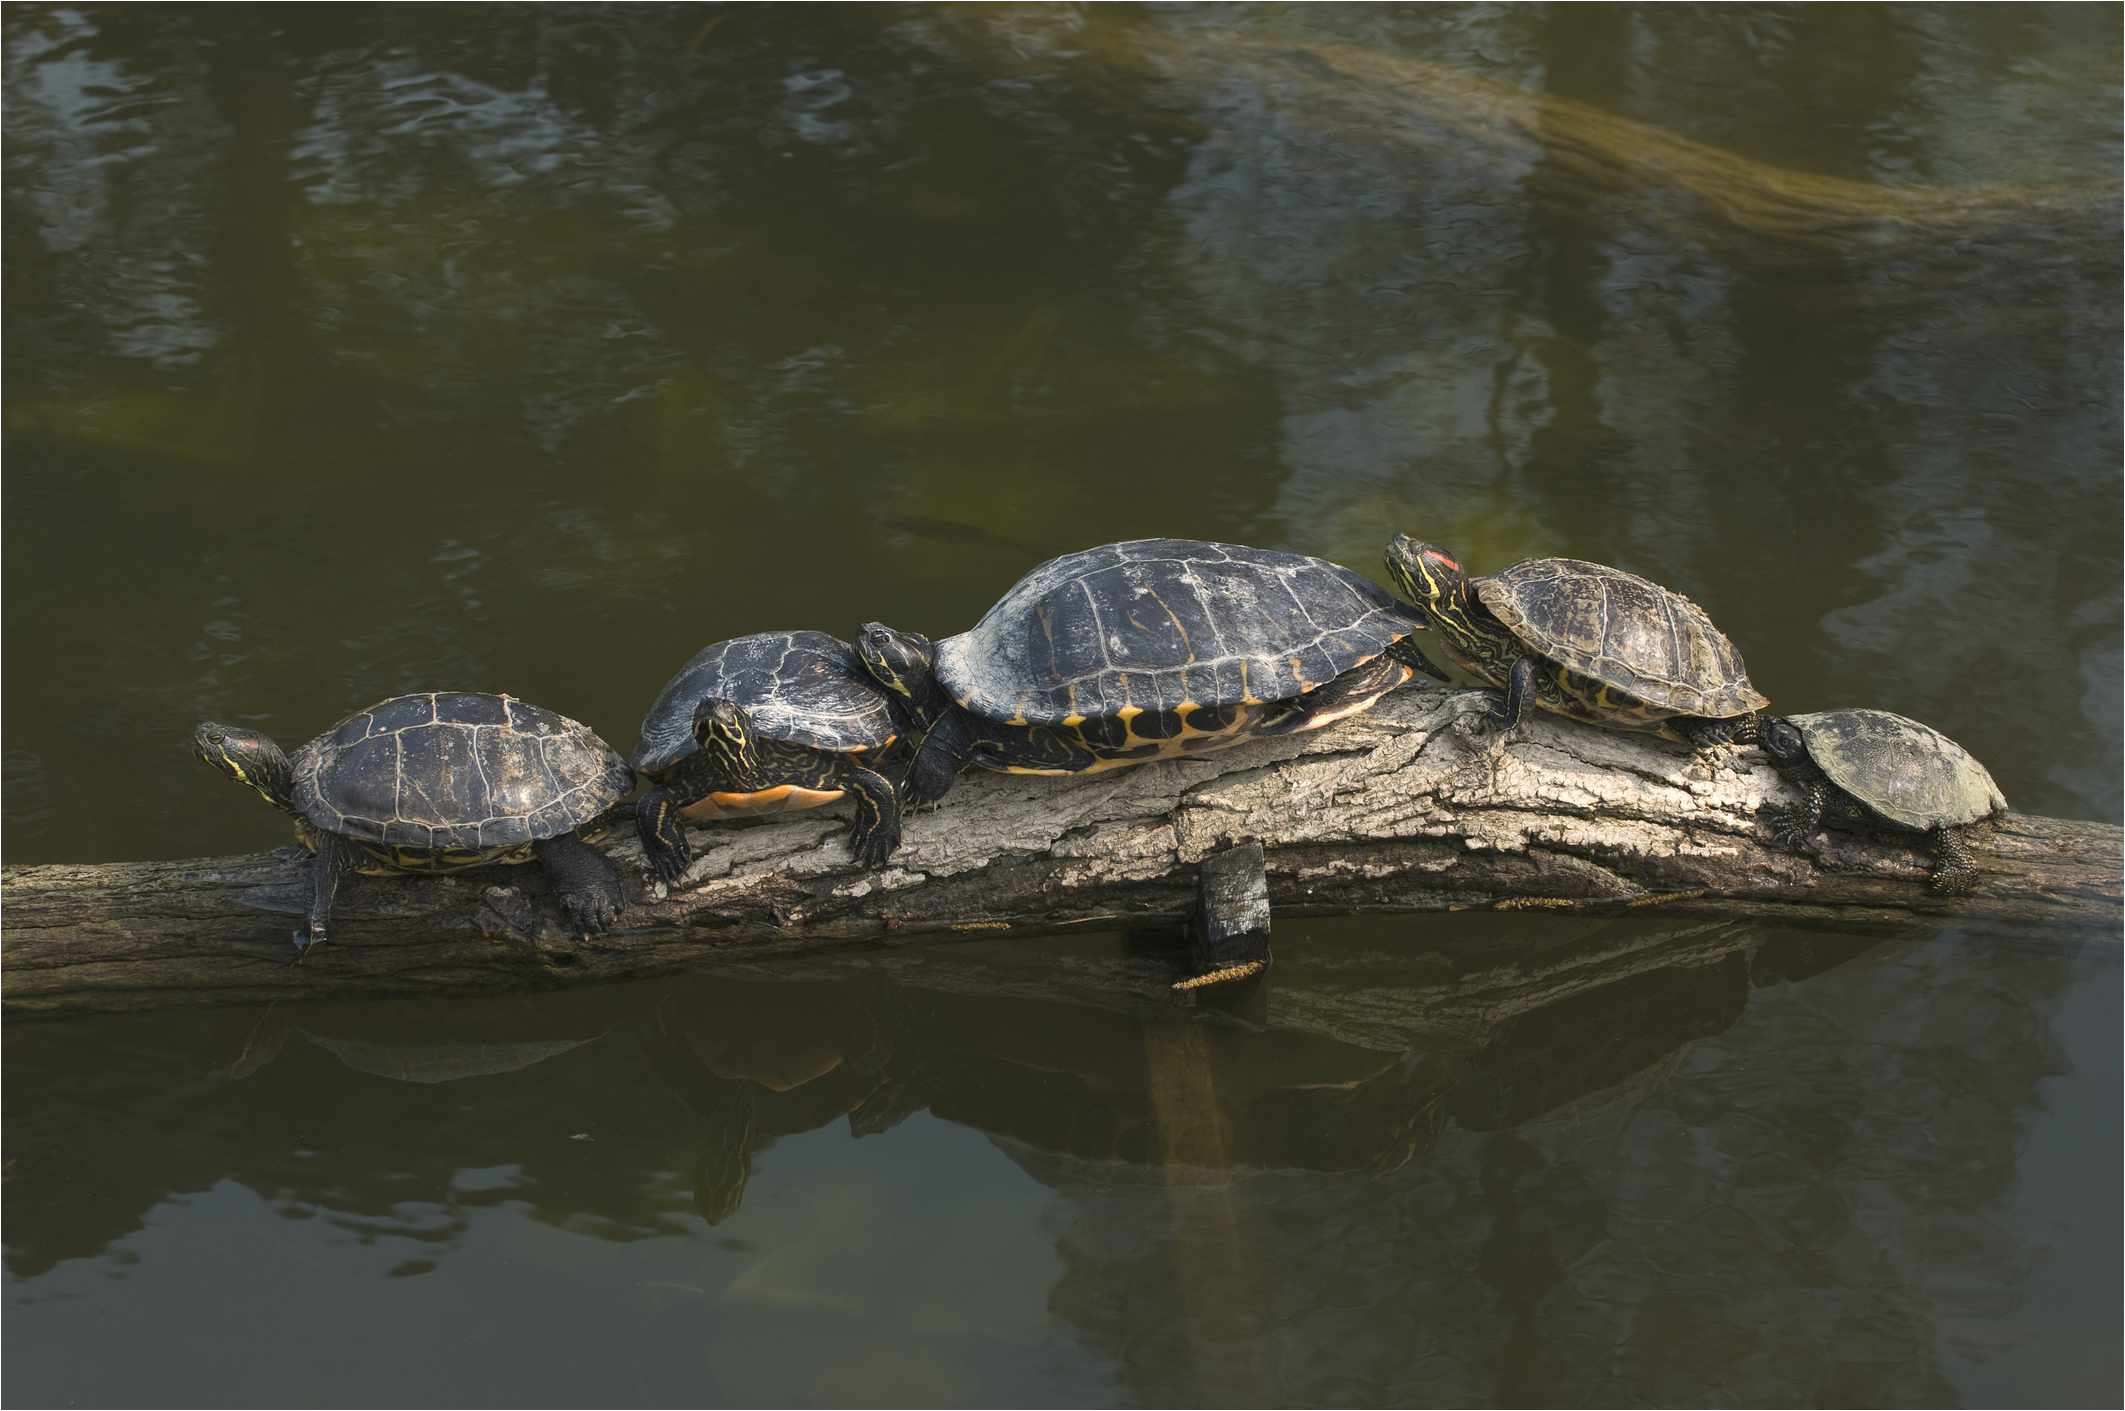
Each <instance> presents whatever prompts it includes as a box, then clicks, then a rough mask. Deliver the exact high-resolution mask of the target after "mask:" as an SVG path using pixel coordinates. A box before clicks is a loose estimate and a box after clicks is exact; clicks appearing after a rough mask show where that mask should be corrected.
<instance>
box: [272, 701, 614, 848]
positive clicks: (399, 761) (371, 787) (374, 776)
mask: <svg viewBox="0 0 2125 1411" xmlns="http://www.w3.org/2000/svg"><path fill="white" fill-rule="evenodd" d="M633 786H634V772H633V771H632V770H630V769H629V768H628V767H627V761H626V760H623V759H621V758H620V756H619V755H618V753H616V752H615V751H614V750H613V749H612V747H611V746H609V745H607V744H606V743H605V742H604V741H603V740H601V739H599V738H598V737H597V736H596V735H595V734H593V733H592V732H591V731H590V729H589V728H588V727H587V726H583V725H579V724H577V723H576V722H575V721H573V720H570V719H568V718H567V717H566V716H562V715H555V714H554V713H553V712H552V711H548V710H540V709H539V708H538V707H537V706H533V705H526V704H525V703H524V702H522V701H519V700H515V699H512V698H511V697H509V696H489V695H482V694H479V693H477V692H472V691H432V692H428V693H425V694H421V695H412V696H396V697H393V698H392V699H391V700H388V701H384V702H382V703H380V704H378V705H373V706H371V707H369V708H368V709H367V710H362V711H356V712H355V713H354V714H353V715H350V716H348V717H347V718H346V719H345V720H343V721H341V722H340V723H339V724H338V725H336V726H334V727H333V728H332V729H331V730H329V731H327V732H326V733H325V734H323V735H320V736H318V738H316V739H314V740H312V741H311V742H310V743H309V744H307V745H304V746H303V747H302V749H301V750H300V751H298V752H297V754H296V756H295V806H296V807H297V808H298V809H300V810H302V814H303V816H304V817H305V818H307V819H309V821H310V822H311V823H313V824H315V825H316V826H317V827H319V828H321V829H323V830H324V831H326V832H329V833H338V834H340V835H342V836H345V837H349V838H353V839H355V840H357V841H359V842H367V843H383V844H386V845H389V846H391V847H396V848H414V849H423V848H425V849H435V850H442V849H449V850H452V851H458V850H463V851H468V852H488V851H494V850H499V849H506V848H512V847H517V846H521V845H522V844H525V843H530V842H536V841H538V840H540V839H543V838H555V837H559V836H560V835H561V834H563V833H568V832H572V831H573V830H575V829H576V828H579V827H581V826H582V825H583V824H585V823H587V822H589V821H590V820H591V819H592V818H594V817H596V816H597V815H598V814H599V813H601V812H603V811H604V810H605V809H606V808H607V807H609V806H610V805H612V804H614V803H617V802H618V801H619V800H620V798H621V796H622V795H624V794H625V793H626V792H627V791H628V790H629V789H630V788H632V787H633Z"/></svg>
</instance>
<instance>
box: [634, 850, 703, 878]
mask: <svg viewBox="0 0 2125 1411" xmlns="http://www.w3.org/2000/svg"><path fill="white" fill-rule="evenodd" d="M644 860H645V861H646V862H648V863H649V870H650V873H651V875H653V876H654V877H655V878H656V879H657V880H658V881H659V882H662V883H663V884H664V885H665V886H666V887H677V886H678V885H679V884H680V883H681V882H684V881H685V880H686V872H687V869H688V868H690V867H692V866H693V865H694V859H693V852H692V850H691V849H687V850H684V851H681V850H679V849H676V848H674V849H672V850H670V851H668V852H667V851H655V850H653V851H651V852H649V853H648V854H647V856H646V857H645V859H644Z"/></svg>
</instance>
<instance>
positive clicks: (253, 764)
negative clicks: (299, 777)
mask: <svg viewBox="0 0 2125 1411" xmlns="http://www.w3.org/2000/svg"><path fill="white" fill-rule="evenodd" d="M192 753H194V754H196V755H198V756H199V757H200V758H201V759H202V760H204V761H206V763H207V764H208V765H210V766H212V767H213V768H214V769H216V770H218V771H219V772H220V773H221V774H223V775H224V776H226V777H228V778H230V779H234V780H235V781H236V782H237V783H239V784H242V785H244V786H245V787H246V788H252V789H256V790H258V796H259V797H260V798H262V799H264V800H265V801H266V802H267V803H269V804H271V805H273V807H275V808H277V809H279V810H280V811H281V812H283V813H294V812H295V811H296V808H295V767H294V766H293V765H291V764H289V763H288V756H287V755H286V754H284V753H283V752H282V751H281V748H280V746H279V745H276V744H274V743H273V742H272V740H270V739H268V738H267V737H266V736H265V735H263V734H261V733H260V732H258V731H256V730H246V729H244V728H243V727H242V726H241V725H223V724H222V723H221V722H220V721H218V720H203V721H201V722H200V724H199V728H198V729H196V730H194V731H193V732H192Z"/></svg>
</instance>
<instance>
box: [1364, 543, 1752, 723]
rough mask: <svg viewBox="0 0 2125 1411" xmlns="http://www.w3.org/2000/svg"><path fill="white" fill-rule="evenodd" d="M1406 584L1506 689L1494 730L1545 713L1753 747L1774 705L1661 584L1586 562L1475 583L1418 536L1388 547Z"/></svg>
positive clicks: (1476, 666)
mask: <svg viewBox="0 0 2125 1411" xmlns="http://www.w3.org/2000/svg"><path fill="white" fill-rule="evenodd" d="M1387 572H1388V574H1389V575H1390V576H1391V577H1392V578H1393V579H1394V582H1395V586H1396V587H1398V588H1400V589H1401V590H1402V593H1403V595H1404V596H1406V597H1407V598H1408V599H1409V600H1410V601H1411V602H1414V603H1415V604H1417V606H1418V607H1419V608H1421V609H1422V610H1423V612H1424V615H1425V616H1426V617H1427V618H1429V619H1430V620H1431V622H1432V624H1433V625H1434V626H1436V627H1437V628H1438V629H1439V634H1440V636H1442V637H1443V638H1444V639H1445V642H1446V650H1447V652H1448V654H1449V655H1450V656H1452V657H1453V659H1454V661H1455V663H1456V664H1457V665H1459V666H1460V667H1461V669H1462V670H1464V671H1466V672H1468V673H1469V674H1470V675H1471V676H1475V677H1478V678H1480V679H1481V680H1483V681H1485V682H1488V683H1489V684H1490V685H1493V686H1498V687H1502V688H1503V690H1504V695H1503V697H1502V698H1501V699H1500V700H1499V701H1498V702H1497V703H1496V704H1494V705H1493V706H1492V707H1491V710H1490V712H1489V715H1488V717H1487V721H1488V723H1489V724H1490V725H1493V726H1496V727H1500V728H1502V729H1505V730H1511V729H1512V728H1514V727H1515V726H1517V725H1519V723H1520V722H1521V720H1522V719H1524V718H1525V717H1526V714H1527V708H1528V707H1529V706H1530V705H1537V706H1540V707H1542V708H1543V709H1544V710H1548V711H1554V712H1555V713H1556V714H1558V715H1566V716H1570V717H1571V718H1572V719H1574V720H1583V721H1587V722H1589V723H1591V724H1595V725H1605V726H1608V727H1609V728H1611V729H1617V730H1643V731H1647V732H1650V733H1652V734H1656V735H1660V736H1662V737H1664V738H1666V739H1670V740H1677V741H1680V742H1682V743H1683V744H1687V745H1690V746H1692V747H1694V748H1697V749H1705V748H1708V747H1710V746H1713V745H1718V744H1723V743H1726V742H1727V741H1730V740H1737V739H1746V738H1747V737H1748V735H1749V733H1750V732H1751V731H1752V730H1753V729H1754V728H1755V722H1756V712H1757V711H1759V710H1761V709H1763V707H1764V706H1765V705H1767V704H1769V702H1768V701H1767V700H1766V699H1765V697H1764V696H1763V695H1762V693H1761V692H1759V691H1758V690H1757V689H1756V688H1755V687H1754V686H1753V685H1751V684H1749V673H1748V670H1747V669H1746V668H1745V667H1744V666H1743V665H1742V662H1741V653H1740V652H1738V651H1736V650H1735V649H1734V644H1733V643H1732V642H1730V641H1728V640H1727V639H1726V636H1725V634H1723V633H1722V632H1721V631H1720V630H1719V629H1718V628H1717V627H1714V626H1713V625H1712V619H1711V618H1709V617H1707V616H1705V612H1704V609H1703V608H1700V607H1698V606H1697V604H1695V603H1693V602H1691V601H1690V600H1689V599H1688V598H1685V597H1683V596H1682V595H1681V594H1680V593H1676V592H1672V591H1670V590H1668V589H1666V588H1663V587H1661V586H1660V585H1659V584H1657V583H1649V582H1647V581H1646V580H1645V579H1643V578H1640V577H1638V576H1637V575H1636V574H1632V573H1625V572H1624V571H1623V570H1622V569H1620V568H1610V567H1608V566H1607V565H1606V564H1599V563H1587V562H1585V561H1584V560H1581V559H1528V560H1526V561H1525V562H1522V563H1516V564H1514V565H1513V566H1512V567H1511V568H1508V569H1506V570H1505V571H1504V572H1502V573H1494V574H1492V575H1490V576H1489V577H1487V578H1474V579H1472V578H1470V577H1469V576H1468V572H1467V570H1465V569H1463V568H1462V567H1461V565H1460V564H1458V563H1456V562H1455V561H1454V560H1453V559H1452V558H1451V557H1450V556H1449V555H1448V554H1447V553H1446V552H1445V551H1444V550H1442V549H1439V548H1438V547H1436V546H1435V545H1431V544H1427V543H1424V542H1422V541H1421V540H1417V539H1412V538H1410V537H1409V536H1408V535H1407V534H1397V535H1396V536H1395V537H1394V541H1393V542H1392V543H1390V544H1389V545H1388V546H1387Z"/></svg>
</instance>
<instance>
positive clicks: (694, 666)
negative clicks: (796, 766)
mask: <svg viewBox="0 0 2125 1411" xmlns="http://www.w3.org/2000/svg"><path fill="white" fill-rule="evenodd" d="M707 700H725V701H729V702H730V703H731V704H732V705H736V706H742V707H743V708H744V709H745V710H746V711H747V712H748V713H749V715H750V717H751V720H752V727H753V731H754V733H755V734H758V735H760V736H761V737H763V738H765V739H769V740H781V741H784V742H785V743H788V744H793V745H808V746H810V747H811V748H813V749H815V750H826V751H828V752H830V753H833V754H853V753H857V752H859V751H863V750H879V749H883V748H885V747H886V746H887V745H888V744H891V743H892V741H893V737H894V735H895V734H896V733H897V732H898V730H899V724H898V722H897V721H895V719H894V717H893V707H892V704H891V702H890V701H888V700H887V698H886V694H885V692H884V690H883V689H882V688H881V687H880V686H879V685H878V683H877V682H875V681H873V680H872V679H871V677H870V674H869V673H868V672H866V671H865V670H864V669H863V662H862V661H861V659H860V658H858V657H857V655H856V651H855V648H853V647H851V646H850V645H849V644H848V643H846V642H844V641H842V640H841V639H840V638H839V637H835V636H832V635H830V634H828V633H825V632H809V631H801V632H755V633H752V634H751V635H749V636H745V637H733V638H731V639H730V640H729V641H726V642H713V643H711V644H709V645H708V646H706V647H703V648H702V649H701V650H700V651H698V652H696V653H694V656H693V659H692V660H690V661H688V662H687V663H686V665H685V666H683V667H681V668H680V669H679V674H678V675H676V676H674V677H672V678H671V680H670V681H668V682H666V683H665V685H664V689H663V690H662V691H659V692H658V693H657V699H656V702H655V703H654V704H653V705H651V706H650V708H649V714H648V715H646V716H645V717H643V720H642V738H641V741H640V742H639V743H638V744H636V746H635V752H634V764H635V768H637V769H639V770H641V771H642V772H643V773H644V774H648V775H650V776H652V777H655V776H656V775H659V774H661V773H663V772H664V771H665V770H667V769H669V768H671V766H673V765H674V764H677V763H678V762H679V761H680V760H681V759H683V758H685V757H686V756H687V755H689V754H691V753H693V751H694V750H695V748H696V745H695V743H694V711H695V710H696V709H697V708H698V707H699V706H700V704H701V703H702V702H703V701H707Z"/></svg>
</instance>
